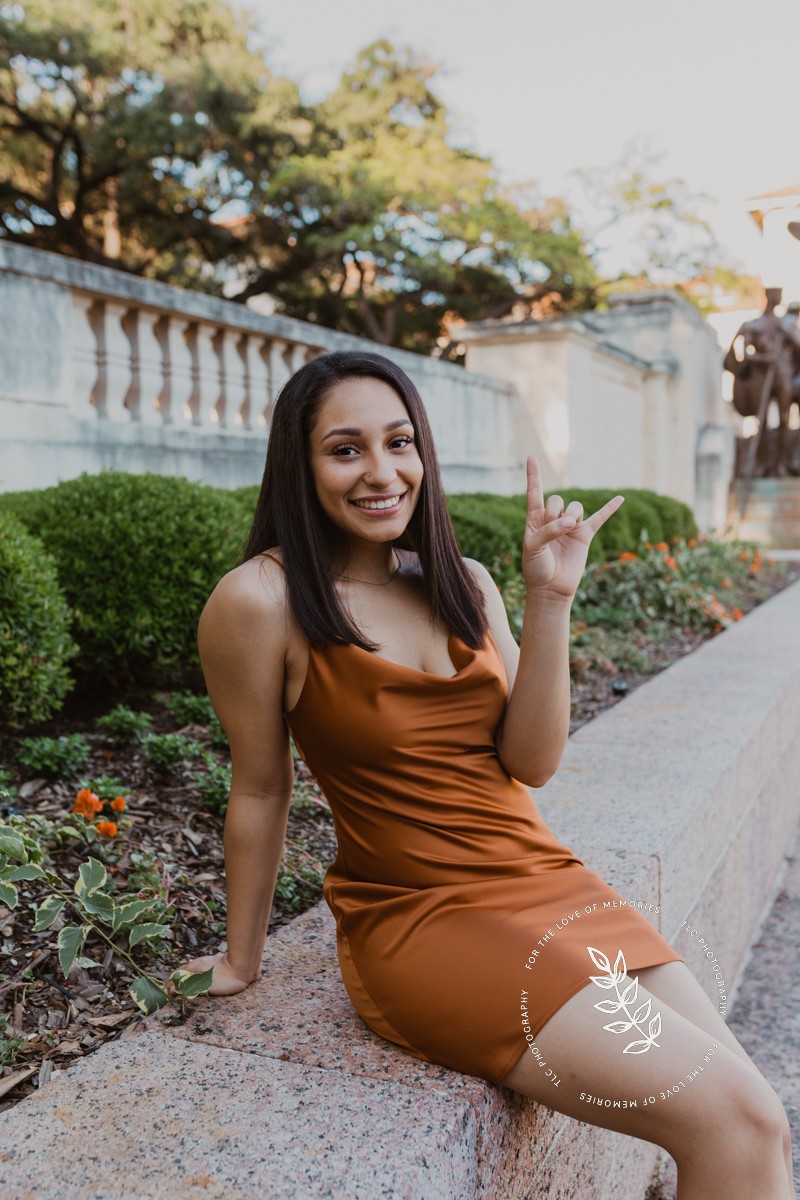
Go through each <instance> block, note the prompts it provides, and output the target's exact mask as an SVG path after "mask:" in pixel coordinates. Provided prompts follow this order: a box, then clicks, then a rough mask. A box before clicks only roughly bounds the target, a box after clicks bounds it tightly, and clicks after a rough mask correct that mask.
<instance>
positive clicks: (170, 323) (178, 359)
mask: <svg viewBox="0 0 800 1200" xmlns="http://www.w3.org/2000/svg"><path fill="white" fill-rule="evenodd" d="M188 325H189V322H187V321H185V320H181V319H180V318H178V319H177V320H176V319H175V318H174V317H169V316H166V315H164V316H161V317H159V318H158V320H157V321H156V322H155V323H154V326H153V332H154V334H155V336H156V338H157V340H158V344H159V346H160V347H161V364H162V384H161V391H160V392H159V393H158V398H157V405H158V411H159V413H160V414H161V420H162V421H163V422H164V424H165V425H184V424H185V423H186V421H187V420H190V419H191V410H190V409H189V401H190V397H191V395H192V357H191V354H190V353H189V349H188V347H187V345H186V330H187V327H188ZM187 411H188V413H189V416H188V417H187Z"/></svg>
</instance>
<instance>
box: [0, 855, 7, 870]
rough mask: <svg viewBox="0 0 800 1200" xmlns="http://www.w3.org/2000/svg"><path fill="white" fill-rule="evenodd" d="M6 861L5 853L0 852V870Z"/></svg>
mask: <svg viewBox="0 0 800 1200" xmlns="http://www.w3.org/2000/svg"><path fill="white" fill-rule="evenodd" d="M7 862H8V859H7V858H6V856H5V854H0V871H2V870H4V868H5V865H6V863H7Z"/></svg>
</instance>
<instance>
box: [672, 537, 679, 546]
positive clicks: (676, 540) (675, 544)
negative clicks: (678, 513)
mask: <svg viewBox="0 0 800 1200" xmlns="http://www.w3.org/2000/svg"><path fill="white" fill-rule="evenodd" d="M680 540H681V539H680V538H679V537H677V535H676V536H675V537H674V538H673V539H672V544H673V546H677V544H678V542H679V541H680Z"/></svg>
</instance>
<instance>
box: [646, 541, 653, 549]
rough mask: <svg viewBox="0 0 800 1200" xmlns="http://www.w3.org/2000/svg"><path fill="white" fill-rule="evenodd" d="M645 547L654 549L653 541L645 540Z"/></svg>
mask: <svg viewBox="0 0 800 1200" xmlns="http://www.w3.org/2000/svg"><path fill="white" fill-rule="evenodd" d="M644 548H645V550H652V549H653V543H652V542H645V544H644Z"/></svg>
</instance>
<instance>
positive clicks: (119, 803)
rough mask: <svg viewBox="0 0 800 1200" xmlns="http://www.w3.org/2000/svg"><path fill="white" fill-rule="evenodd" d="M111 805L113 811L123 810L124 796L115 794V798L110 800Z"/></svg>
mask: <svg viewBox="0 0 800 1200" xmlns="http://www.w3.org/2000/svg"><path fill="white" fill-rule="evenodd" d="M111 807H112V808H113V809H114V812H125V797H124V796H117V798H116V800H112V801H111Z"/></svg>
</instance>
